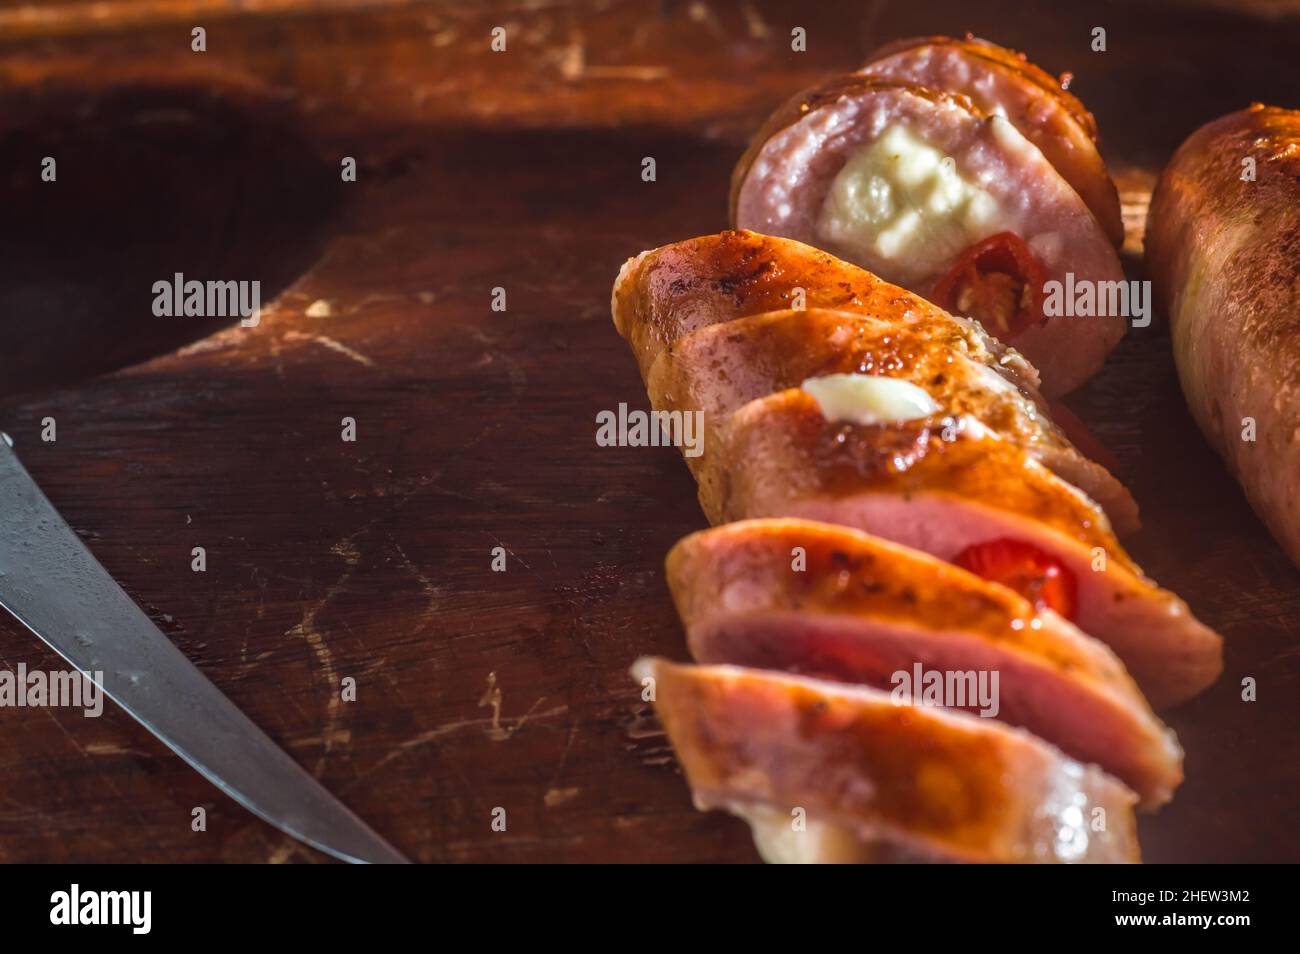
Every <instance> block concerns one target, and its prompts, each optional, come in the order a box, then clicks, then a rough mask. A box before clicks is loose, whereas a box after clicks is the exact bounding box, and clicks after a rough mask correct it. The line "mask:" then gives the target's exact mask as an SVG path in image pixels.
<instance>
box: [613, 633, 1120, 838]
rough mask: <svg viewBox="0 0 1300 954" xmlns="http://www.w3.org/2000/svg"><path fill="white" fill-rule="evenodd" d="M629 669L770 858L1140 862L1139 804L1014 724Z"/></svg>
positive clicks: (702, 781)
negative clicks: (885, 850)
mask: <svg viewBox="0 0 1300 954" xmlns="http://www.w3.org/2000/svg"><path fill="white" fill-rule="evenodd" d="M632 672H633V676H634V677H635V678H636V679H638V680H641V681H642V683H643V685H645V684H646V683H645V680H647V679H652V680H654V682H653V685H654V691H655V703H654V705H655V710H656V712H657V713H658V715H659V719H660V721H661V722H662V723H663V725H664V729H665V730H666V731H667V733H668V736H669V738H670V739H671V740H672V743H673V746H674V748H675V749H676V751H677V758H678V760H679V761H680V762H681V764H682V768H683V769H684V770H685V772H686V777H687V780H688V781H689V782H690V785H691V789H692V791H693V792H694V796H695V804H696V806H697V807H699V808H700V809H702V810H708V809H714V808H721V809H725V810H727V811H730V812H732V813H733V814H736V815H739V816H741V817H743V818H749V819H751V820H752V821H753V822H754V824H755V828H756V832H755V834H756V841H757V842H758V843H759V847H760V851H762V850H764V849H766V851H767V852H768V853H769V859H770V860H790V859H791V858H792V856H793V858H797V859H798V860H817V861H820V860H865V859H867V858H870V857H871V852H870V850H869V848H867V847H866V846H868V845H870V844H871V843H873V842H878V841H883V842H886V843H889V844H894V845H900V846H903V847H905V848H907V849H910V850H912V851H915V852H919V853H922V854H924V855H926V856H929V857H932V858H934V859H937V860H947V861H979V862H1039V863H1050V862H1067V863H1068V862H1136V861H1138V860H1139V854H1138V845H1137V838H1136V834H1135V830H1134V819H1133V812H1132V806H1133V803H1134V800H1135V798H1134V795H1133V794H1132V793H1131V792H1130V791H1129V790H1128V789H1126V788H1125V787H1124V786H1123V785H1122V784H1120V783H1119V782H1117V781H1115V780H1114V779H1112V778H1110V777H1109V776H1107V775H1105V774H1104V773H1103V772H1101V771H1100V770H1099V769H1097V768H1095V767H1091V766H1083V765H1080V764H1079V763H1078V762H1075V761H1073V760H1071V759H1069V758H1066V757H1065V756H1064V755H1062V754H1061V753H1060V752H1059V751H1057V750H1056V749H1054V748H1052V747H1051V746H1049V745H1047V744H1046V743H1044V742H1040V741H1039V740H1037V739H1035V738H1034V737H1033V736H1031V735H1029V734H1028V733H1025V732H1022V731H1020V730H1018V729H1013V728H1009V727H1007V726H1005V725H1001V724H999V723H997V722H993V721H990V720H987V719H980V718H977V717H974V716H969V715H966V714H964V713H953V712H949V711H944V710H941V709H933V708H924V707H919V706H899V705H894V704H893V702H892V701H891V699H890V695H889V694H888V693H884V692H880V691H878V690H875V689H869V688H865V687H860V686H846V685H844V684H842V683H835V682H826V681H822V680H816V679H809V678H806V677H802V676H795V675H789V674H784V673H773V672H768V671H760V670H754V669H745V668H739V667H732V666H680V665H675V664H673V663H670V662H667V661H665V660H661V659H641V660H639V661H638V662H637V663H636V665H635V666H634V667H633V670H632ZM794 809H802V810H803V812H804V813H805V814H806V821H807V829H808V830H807V831H805V832H795V831H792V830H790V829H792V825H791V819H792V815H791V812H792V810H794ZM804 836H808V837H807V838H805V837H804ZM782 842H784V845H782V844H781V843H782ZM781 848H784V849H785V850H784V851H781V857H773V856H772V855H773V853H774V852H775V851H777V850H780V849H781Z"/></svg>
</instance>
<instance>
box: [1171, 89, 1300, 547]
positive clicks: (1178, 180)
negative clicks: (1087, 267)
mask: <svg viewBox="0 0 1300 954" xmlns="http://www.w3.org/2000/svg"><path fill="white" fill-rule="evenodd" d="M1146 265H1147V273H1148V275H1149V276H1150V278H1151V281H1152V284H1153V290H1154V292H1155V299H1156V303H1157V305H1158V306H1159V307H1161V308H1163V309H1164V312H1165V314H1167V315H1168V316H1169V322H1170V329H1171V334H1172V338H1173V348H1174V358H1175V360H1176V361H1177V364H1178V377H1179V380H1180V381H1181V383H1182V387H1183V394H1184V395H1185V396H1186V398H1187V404H1188V407H1190V408H1191V411H1192V415H1193V416H1194V417H1195V418H1196V421H1197V423H1198V424H1199V425H1200V428H1201V430H1202V431H1203V432H1204V433H1205V436H1206V438H1207V439H1208V440H1209V442H1210V444H1211V445H1213V447H1214V448H1215V450H1217V451H1218V452H1219V454H1221V455H1222V456H1223V459H1224V460H1225V461H1226V462H1227V464H1228V467H1229V469H1230V470H1231V471H1232V472H1233V474H1234V475H1235V476H1236V478H1237V480H1238V481H1240V482H1241V485H1242V487H1243V488H1244V489H1245V491H1246V496H1247V497H1248V498H1249V500H1250V502H1251V505H1252V506H1253V507H1254V508H1255V511H1256V512H1257V513H1258V514H1259V515H1260V517H1261V519H1263V521H1264V523H1265V524H1266V525H1267V526H1268V528H1269V530H1270V531H1271V532H1272V533H1273V535H1274V536H1275V537H1276V538H1277V540H1278V541H1279V542H1280V543H1281V544H1282V546H1283V547H1284V548H1285V549H1286V551H1287V553H1288V554H1289V555H1290V557H1291V559H1292V560H1294V561H1295V562H1296V563H1297V564H1300V351H1297V350H1296V342H1297V341H1300V111H1298V110H1289V109H1278V108H1275V107H1269V106H1262V105H1258V104H1256V105H1254V106H1251V107H1250V108H1249V109H1245V110H1242V111H1241V112H1236V113H1232V114H1230V115H1228V116H1224V117H1222V118H1220V119H1217V120H1215V121H1214V122H1211V123H1209V124H1208V125H1205V126H1202V127H1201V128H1200V129H1199V130H1197V131H1196V132H1195V133H1193V134H1192V136H1191V138H1189V139H1188V140H1187V141H1186V142H1185V143H1183V145H1182V146H1181V147H1180V148H1179V150H1178V151H1177V152H1176V153H1175V154H1174V157H1173V159H1172V160H1171V161H1170V163H1169V165H1168V167H1166V169H1165V171H1164V173H1163V175H1162V176H1161V177H1160V181H1159V183H1158V184H1157V186H1156V190H1155V194H1154V196H1153V197H1152V202H1151V210H1150V213H1149V216H1148V218H1147V234H1146Z"/></svg>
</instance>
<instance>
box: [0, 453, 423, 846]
mask: <svg viewBox="0 0 1300 954" xmlns="http://www.w3.org/2000/svg"><path fill="white" fill-rule="evenodd" d="M0 606H3V607H4V608H5V609H7V610H8V611H9V612H10V613H12V614H13V615H14V616H15V617H17V618H18V621H19V622H21V623H22V624H23V625H24V626H26V627H27V628H28V629H30V630H31V631H32V632H33V633H35V634H36V635H37V636H39V637H40V638H41V639H42V640H44V642H45V643H46V644H48V645H49V647H50V648H51V649H53V650H54V651H55V652H56V653H58V654H59V655H60V656H62V657H63V658H64V659H66V660H67V661H68V662H69V663H71V664H72V665H73V666H75V667H76V668H77V669H78V670H80V671H81V672H82V673H83V674H85V675H86V676H87V677H90V678H95V677H96V675H97V674H98V673H101V672H102V673H103V682H102V690H103V692H104V694H105V695H107V696H108V697H109V698H110V699H112V700H113V701H114V702H116V703H117V704H118V705H119V706H121V707H122V708H123V709H125V710H126V711H127V713H128V714H129V715H130V716H131V717H132V718H134V719H135V720H136V721H137V722H139V723H140V724H141V725H143V726H144V727H145V728H146V729H148V730H149V731H150V732H152V733H153V734H154V735H156V736H157V737H158V738H159V739H161V740H162V742H163V743H164V744H165V745H166V746H167V747H168V748H169V749H171V750H172V751H173V752H175V753H176V754H177V755H179V756H180V757H181V758H182V759H184V760H185V761H186V762H188V763H189V764H190V766H191V767H192V768H194V769H195V770H196V771H197V772H198V773H199V774H200V775H202V776H203V777H204V778H206V779H207V780H208V781H209V782H211V783H212V784H213V785H215V786H217V788H219V789H221V790H222V791H223V792H225V793H226V794H227V795H229V796H230V797H231V798H233V799H234V800H235V801H237V802H238V803H239V804H241V805H243V806H244V807H245V808H247V809H248V810H249V811H250V812H252V813H253V814H254V815H257V816H258V817H259V818H261V819H262V820H263V821H266V822H268V823H270V824H272V825H274V826H275V827H276V828H278V829H280V830H281V831H282V832H284V833H285V834H287V835H291V836H292V837H294V838H297V839H298V840H299V841H301V842H304V843H305V844H308V845H310V846H312V847H313V848H317V849H319V850H320V851H323V852H325V853H326V854H329V855H333V856H334V857H335V858H339V859H342V860H343V861H350V862H358V863H363V862H376V863H390V864H404V863H408V862H407V859H406V858H404V857H403V856H402V855H401V854H400V853H399V852H398V851H397V849H395V848H394V847H393V846H392V845H390V844H388V842H386V841H384V839H383V838H381V837H380V836H379V835H377V834H376V833H375V832H374V831H372V830H371V829H370V827H369V826H367V825H366V823H365V822H363V821H362V820H361V819H360V818H358V817H357V816H356V815H354V814H353V813H352V812H351V811H349V810H348V808H347V807H346V806H344V805H343V803H342V802H340V801H339V800H338V799H336V798H335V797H334V796H333V795H331V794H330V793H329V792H328V791H326V790H325V788H324V787H323V786H321V784H320V783H319V782H317V781H316V779H314V778H313V777H312V776H311V775H309V774H308V773H307V772H305V771H304V770H303V769H302V768H301V767H300V766H299V765H298V763H296V762H294V761H293V759H291V758H290V757H289V756H288V755H287V754H286V753H285V752H284V750H283V749H281V748H280V747H279V746H277V745H276V744H275V743H274V742H272V741H271V739H270V738H269V737H268V736H267V735H266V733H264V732H263V731H262V730H261V729H259V728H258V727H257V726H256V725H254V724H253V723H252V721H251V720H249V718H248V717H247V716H245V715H244V714H243V713H242V712H240V711H239V709H238V708H236V706H235V704H234V703H232V702H231V701H230V700H229V699H227V698H226V697H225V696H224V695H223V694H222V693H221V690H219V689H218V688H217V687H216V686H214V685H213V684H212V683H211V682H209V681H208V679H207V677H206V676H204V675H203V673H201V672H199V670H198V669H196V668H195V667H194V665H193V664H192V663H191V662H190V661H189V660H188V659H187V658H185V655H184V654H183V653H181V652H180V650H178V649H177V648H176V647H175V646H174V645H172V643H171V640H169V639H167V637H166V636H164V635H163V634H162V632H161V631H160V630H159V629H158V627H157V626H155V625H154V624H153V623H152V622H150V620H149V617H147V616H145V614H144V612H143V611H142V610H141V609H140V608H139V607H138V606H136V605H135V603H134V602H132V600H131V597H129V596H127V595H126V592H125V591H124V590H123V589H122V588H121V587H120V586H118V585H117V583H116V582H115V581H114V580H113V578H112V577H111V576H109V574H108V571H107V570H105V569H104V568H103V567H102V566H101V565H100V564H99V561H98V560H96V559H95V557H94V556H93V555H92V554H91V552H90V551H89V550H87V549H86V547H85V545H84V544H83V543H82V542H81V540H80V539H79V538H78V537H77V535H76V534H75V533H73V532H72V529H71V528H70V527H69V526H68V525H67V523H65V522H64V520H63V518H62V517H60V516H59V513H58V511H57V510H55V509H54V507H53V506H52V505H51V504H50V502H49V500H47V499H46V497H45V495H44V494H43V493H41V489H40V488H39V487H37V486H36V482H35V481H33V480H32V478H31V475H29V474H28V473H27V470H26V469H25V468H24V467H23V465H22V464H21V463H20V462H19V460H18V455H17V454H15V453H14V451H13V441H12V440H11V439H10V438H9V435H7V434H4V433H3V432H0ZM96 681H97V682H98V681H99V680H98V679H96Z"/></svg>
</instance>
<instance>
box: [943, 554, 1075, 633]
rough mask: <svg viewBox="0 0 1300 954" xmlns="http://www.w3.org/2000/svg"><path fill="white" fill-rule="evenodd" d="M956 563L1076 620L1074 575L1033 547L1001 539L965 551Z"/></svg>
mask: <svg viewBox="0 0 1300 954" xmlns="http://www.w3.org/2000/svg"><path fill="white" fill-rule="evenodd" d="M952 562H953V563H955V564H957V565H958V566H959V567H961V568H962V569H964V570H970V572H972V573H974V574H975V575H976V576H982V577H983V578H984V579H986V580H991V581H993V582H994V583H1001V584H1002V585H1003V586H1005V587H1007V588H1008V589H1011V590H1015V591H1016V592H1017V593H1019V594H1020V595H1021V596H1023V597H1024V598H1025V599H1027V600H1029V602H1031V603H1033V604H1034V606H1035V607H1036V608H1037V609H1040V610H1041V609H1050V610H1055V611H1056V612H1057V613H1058V614H1059V615H1061V616H1064V617H1065V618H1066V619H1073V618H1074V613H1075V610H1076V609H1077V608H1078V589H1079V588H1078V583H1077V581H1076V580H1075V578H1074V574H1073V573H1071V572H1070V571H1069V570H1067V569H1066V568H1065V566H1064V565H1062V563H1061V562H1060V561H1059V560H1057V559H1056V558H1055V557H1052V556H1050V555H1048V554H1046V553H1044V552H1043V551H1042V550H1040V549H1038V547H1036V546H1033V545H1032V544H1028V543H1024V542H1022V541H1020V540H1011V539H1009V538H1007V537H1001V538H999V539H997V540H988V541H986V542H984V543H976V544H973V545H972V546H969V547H967V548H966V549H965V550H962V551H961V553H959V554H957V556H955V557H954V558H953V561H952Z"/></svg>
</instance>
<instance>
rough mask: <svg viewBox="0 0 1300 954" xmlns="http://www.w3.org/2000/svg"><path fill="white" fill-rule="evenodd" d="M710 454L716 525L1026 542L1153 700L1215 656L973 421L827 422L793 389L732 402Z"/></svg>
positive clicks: (708, 499) (1062, 500)
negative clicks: (715, 463) (790, 520)
mask: <svg viewBox="0 0 1300 954" xmlns="http://www.w3.org/2000/svg"><path fill="white" fill-rule="evenodd" d="M710 453H711V455H721V456H720V457H719V458H718V459H719V460H720V461H722V462H723V463H722V465H721V466H720V467H719V468H718V473H719V474H720V479H719V480H717V481H716V482H713V483H711V484H707V485H706V484H702V485H701V486H700V501H701V504H702V505H703V507H704V510H705V513H706V515H708V517H709V519H710V520H711V521H712V522H714V523H721V522H725V521H730V520H741V519H747V518H752V517H803V518H806V519H810V520H822V521H826V522H828V523H838V524H842V525H844V526H848V527H855V528H857V529H860V530H864V531H866V532H868V533H872V534H874V535H876V536H880V537H884V538H885V539H887V540H893V541H895V542H897V543H901V544H903V545H905V546H909V547H913V548H915V549H918V550H923V551H925V552H927V553H930V554H933V555H934V556H936V557H938V558H939V559H941V560H962V559H963V558H968V557H971V556H975V555H979V554H983V553H988V552H989V551H990V548H991V549H992V550H993V551H996V550H997V549H998V548H999V546H998V545H999V544H1003V543H1004V542H1005V546H1003V547H1002V549H1005V550H1009V551H1011V552H1015V551H1017V550H1021V551H1023V550H1026V548H1028V551H1029V552H1031V553H1033V554H1034V559H1035V560H1039V559H1041V560H1045V561H1048V562H1049V564H1053V565H1056V566H1057V567H1058V568H1059V570H1061V571H1063V573H1061V575H1060V579H1061V580H1067V581H1068V586H1066V587H1064V592H1066V596H1067V597H1068V602H1069V603H1071V604H1073V605H1072V607H1071V609H1070V610H1069V611H1068V612H1067V615H1070V616H1071V618H1072V620H1073V622H1075V623H1076V624H1077V625H1078V626H1079V628H1080V629H1082V630H1083V631H1084V632H1085V633H1088V634H1089V635H1092V636H1095V637H1097V638H1098V639H1100V640H1102V641H1103V642H1105V643H1107V644H1108V645H1109V646H1110V647H1111V648H1112V649H1113V650H1114V651H1115V653H1116V654H1117V655H1118V656H1119V658H1120V659H1121V660H1123V662H1124V664H1125V666H1127V667H1128V670H1129V672H1130V673H1131V674H1132V675H1133V678H1134V679H1135V680H1136V681H1137V683H1138V685H1139V686H1140V687H1141V688H1142V690H1143V691H1144V692H1145V693H1146V694H1147V696H1148V697H1149V698H1150V700H1151V702H1152V704H1153V705H1154V706H1155V707H1156V708H1160V707H1162V706H1168V705H1174V704H1176V703H1179V702H1182V701H1185V700H1186V699H1188V698H1190V697H1192V696H1193V695H1195V694H1196V693H1198V692H1200V691H1201V690H1202V689H1204V688H1205V687H1206V686H1208V685H1209V684H1210V683H1211V682H1213V681H1214V679H1215V678H1217V676H1218V674H1219V671H1220V670H1221V668H1222V640H1221V639H1220V638H1219V636H1218V635H1217V634H1215V633H1214V632H1212V631H1211V630H1210V629H1208V628H1207V627H1205V626H1204V625H1202V624H1201V623H1200V622H1198V621H1197V620H1196V619H1195V618H1194V617H1193V616H1192V615H1191V613H1190V611H1189V610H1188V608H1187V606H1186V604H1185V603H1183V601H1182V600H1180V599H1179V598H1178V597H1177V596H1175V595H1174V594H1172V593H1170V592H1168V591H1167V590H1163V589H1160V588H1159V587H1158V586H1156V585H1155V584H1154V583H1153V582H1152V581H1151V580H1149V579H1148V578H1147V577H1145V576H1144V575H1143V574H1142V572H1141V570H1140V569H1139V568H1138V567H1137V566H1136V565H1135V564H1134V563H1133V562H1132V560H1131V559H1130V558H1129V557H1128V555H1127V554H1126V553H1125V552H1124V550H1123V548H1122V547H1121V546H1120V544H1119V542H1118V541H1117V540H1116V539H1115V537H1114V535H1113V534H1112V533H1111V531H1110V526H1109V522H1108V521H1107V519H1106V516H1105V514H1104V513H1102V511H1101V510H1100V508H1098V507H1097V505H1096V504H1094V503H1093V502H1092V501H1091V500H1089V499H1088V498H1087V497H1085V496H1084V495H1083V493H1082V492H1080V491H1078V490H1077V489H1075V488H1074V487H1072V486H1070V485H1069V484H1067V483H1065V482H1064V481H1062V480H1061V479H1060V478H1058V477H1056V476H1055V475H1053V474H1052V473H1051V472H1050V471H1048V470H1047V469H1046V468H1045V467H1043V466H1042V465H1041V464H1039V463H1038V461H1036V460H1035V459H1034V458H1032V457H1030V456H1029V455H1027V454H1026V453H1024V452H1023V451H1022V450H1019V449H1018V448H1016V447H1014V446H1012V445H1010V444H1009V443H1008V442H1006V441H1001V440H995V439H990V437H989V436H988V435H987V434H985V433H983V428H981V427H980V425H979V424H978V423H975V422H973V421H969V420H968V419H963V421H962V422H961V426H957V427H954V426H953V425H952V424H951V422H947V421H943V422H940V421H935V420H933V419H922V420H918V421H912V422H909V423H907V424H902V425H893V426H862V425H856V424H850V423H840V422H834V421H829V420H827V419H826V417H825V416H823V413H822V409H821V407H820V406H819V404H818V402H817V401H816V400H815V399H814V398H813V397H812V396H811V395H809V394H808V393H806V392H805V391H803V390H802V389H799V388H795V389H791V390H788V391H783V392H780V393H778V394H774V395H771V396H769V397H766V398H761V399H759V400H756V401H751V402H750V403H749V404H747V405H745V406H744V407H743V408H741V409H740V410H739V411H737V412H736V413H735V414H734V415H732V417H731V418H730V420H729V421H728V423H727V425H726V427H725V428H724V429H723V433H722V438H721V446H715V447H714V448H713V449H712V451H711V452H710ZM981 562H982V561H979V560H976V561H973V562H972V566H973V567H975V568H978V567H979V566H980V563H981ZM994 569H996V567H995V568H994ZM1049 570H1050V566H1048V567H1047V568H1045V569H1044V570H1043V572H1042V573H1040V574H1037V575H1025V574H1024V573H1021V572H1019V571H1016V570H1015V569H1014V567H1013V572H1012V573H1010V574H1008V576H1007V578H1011V577H1016V578H1023V579H1024V580H1025V581H1026V582H1033V581H1035V580H1036V581H1037V583H1036V584H1035V585H1038V586H1040V587H1041V586H1042V585H1044V584H1043V581H1044V580H1046V579H1047V576H1046V574H1047V573H1048V572H1049ZM1051 572H1055V571H1051ZM1067 574H1068V575H1067ZM981 575H990V573H989V572H987V571H986V572H982V573H981ZM994 575H996V574H994Z"/></svg>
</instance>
